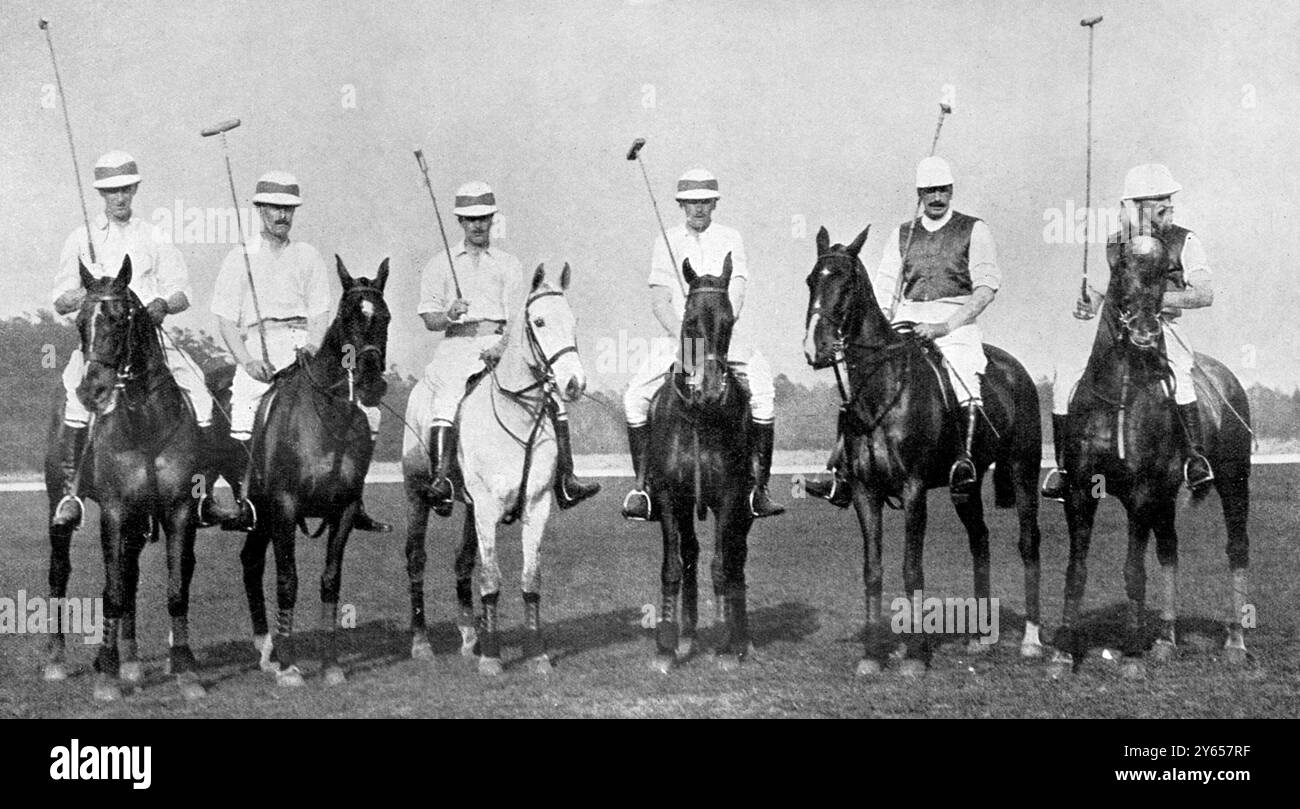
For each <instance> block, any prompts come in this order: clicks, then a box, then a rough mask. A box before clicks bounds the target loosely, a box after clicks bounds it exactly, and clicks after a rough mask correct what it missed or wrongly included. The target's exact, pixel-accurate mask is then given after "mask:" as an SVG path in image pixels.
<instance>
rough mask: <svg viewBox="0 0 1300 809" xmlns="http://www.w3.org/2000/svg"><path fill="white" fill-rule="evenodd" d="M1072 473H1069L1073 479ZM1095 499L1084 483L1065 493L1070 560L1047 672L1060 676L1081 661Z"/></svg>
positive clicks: (1095, 511) (1070, 670) (1096, 502)
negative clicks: (1082, 615)
mask: <svg viewBox="0 0 1300 809" xmlns="http://www.w3.org/2000/svg"><path fill="white" fill-rule="evenodd" d="M1073 478H1074V475H1073V474H1071V475H1070V479H1071V480H1073ZM1098 502H1099V501H1098V499H1097V498H1096V497H1093V496H1092V492H1091V491H1089V490H1088V489H1086V488H1084V487H1083V486H1077V485H1073V484H1072V485H1070V486H1069V488H1068V489H1067V491H1066V493H1065V524H1066V526H1067V528H1068V529H1069V531H1070V561H1069V564H1068V565H1067V566H1066V568H1065V607H1064V611H1063V613H1062V616H1061V627H1060V629H1059V630H1057V635H1056V643H1055V646H1056V653H1055V654H1054V655H1053V656H1052V666H1051V668H1050V670H1049V672H1048V673H1049V676H1050V677H1051V678H1052V679H1059V678H1060V677H1062V676H1063V675H1065V674H1070V673H1073V672H1074V671H1075V669H1076V662H1075V661H1076V659H1077V661H1078V663H1079V664H1082V662H1083V658H1084V654H1085V652H1086V651H1087V650H1086V649H1084V648H1083V634H1082V633H1081V632H1080V631H1079V626H1078V624H1079V613H1080V609H1081V607H1082V605H1083V594H1084V590H1085V589H1086V588H1087V585H1088V545H1089V544H1090V543H1091V541H1092V524H1093V520H1094V519H1095V518H1096V516H1097V504H1098Z"/></svg>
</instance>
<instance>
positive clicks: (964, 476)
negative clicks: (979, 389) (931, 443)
mask: <svg viewBox="0 0 1300 809" xmlns="http://www.w3.org/2000/svg"><path fill="white" fill-rule="evenodd" d="M965 415H966V418H965V419H963V420H962V422H964V423H962V427H963V428H964V429H961V430H959V433H960V435H961V442H962V443H961V445H960V446H959V447H958V448H957V460H955V461H953V464H952V469H950V470H949V471H948V490H949V494H950V495H951V496H952V498H953V499H958V498H966V497H970V495H971V494H972V493H973V492H974V489H975V480H976V477H977V476H976V473H975V462H974V461H972V460H971V448H972V447H973V446H974V443H975V426H976V422H975V419H976V418H977V417H978V416H979V406H978V405H976V404H975V403H974V402H971V403H969V404H967V405H966V413H965Z"/></svg>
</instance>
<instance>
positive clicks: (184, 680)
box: [176, 673, 208, 701]
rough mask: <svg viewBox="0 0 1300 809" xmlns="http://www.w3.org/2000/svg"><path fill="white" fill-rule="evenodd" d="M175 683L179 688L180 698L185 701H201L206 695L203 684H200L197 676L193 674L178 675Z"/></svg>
mask: <svg viewBox="0 0 1300 809" xmlns="http://www.w3.org/2000/svg"><path fill="white" fill-rule="evenodd" d="M176 683H177V684H178V685H179V686H180V689H181V696H182V697H184V698H185V699H186V701H191V700H196V699H203V698H204V697H206V696H207V695H208V691H207V689H205V688H204V687H203V683H200V682H199V678H198V676H197V675H195V674H193V673H189V674H182V675H180V676H179V677H177V678H176Z"/></svg>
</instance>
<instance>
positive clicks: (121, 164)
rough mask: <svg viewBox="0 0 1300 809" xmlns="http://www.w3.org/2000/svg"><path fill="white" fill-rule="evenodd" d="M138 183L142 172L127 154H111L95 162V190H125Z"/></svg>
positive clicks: (133, 159)
mask: <svg viewBox="0 0 1300 809" xmlns="http://www.w3.org/2000/svg"><path fill="white" fill-rule="evenodd" d="M138 182H140V170H139V169H137V168H136V165H135V158H134V157H132V156H131V155H129V154H127V153H126V152H109V153H108V154H106V155H104V156H103V157H101V158H99V160H96V161H95V182H94V183H92V185H94V186H95V188H123V187H125V186H128V185H135V184H136V183H138Z"/></svg>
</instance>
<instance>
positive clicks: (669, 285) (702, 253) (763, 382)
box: [623, 169, 785, 521]
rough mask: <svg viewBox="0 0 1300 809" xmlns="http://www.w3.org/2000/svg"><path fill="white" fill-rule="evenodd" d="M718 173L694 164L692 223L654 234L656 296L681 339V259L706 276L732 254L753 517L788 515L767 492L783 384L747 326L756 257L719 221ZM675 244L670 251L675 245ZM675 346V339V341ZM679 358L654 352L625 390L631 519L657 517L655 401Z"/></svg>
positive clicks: (686, 188)
mask: <svg viewBox="0 0 1300 809" xmlns="http://www.w3.org/2000/svg"><path fill="white" fill-rule="evenodd" d="M721 196H722V195H721V194H719V193H718V179H717V178H716V177H714V176H713V174H712V173H711V172H709V171H706V170H704V169H692V170H691V171H688V172H686V173H685V174H683V175H682V177H681V179H679V180H678V181H677V197H676V199H677V203H678V204H679V205H680V206H681V209H682V211H683V212H684V213H685V214H686V221H685V223H683V224H681V225H678V226H677V227H674V228H672V229H670V230H669V231H668V232H667V236H668V241H669V243H667V244H666V243H665V242H664V239H663V237H662V236H661V237H660V238H658V239H656V240H655V246H654V253H653V256H652V257H651V260H650V276H649V279H648V280H649V284H650V300H651V306H652V307H653V310H654V314H655V318H656V319H657V320H658V321H659V324H660V325H661V326H663V328H664V331H665V332H667V335H668V339H669V340H672V341H677V340H678V335H679V334H680V332H681V322H682V312H683V311H684V310H685V308H686V286H685V282H684V280H683V276H682V267H681V265H680V264H678V265H677V266H674V260H675V261H677V262H681V261H683V260H684V259H690V262H691V267H692V269H694V270H695V272H696V273H697V274H699V275H719V276H720V275H722V274H723V262H724V261H725V259H726V257H727V255H728V254H730V256H731V264H732V270H731V284H730V287H729V297H730V298H731V307H732V311H733V312H734V313H735V317H736V327H735V331H734V332H733V333H732V337H731V346H730V348H729V349H728V351H727V362H728V364H729V365H730V366H731V370H732V372H734V373H735V374H736V376H737V377H738V378H739V379H740V381H741V384H746V385H747V386H748V387H749V407H750V418H751V421H752V424H753V426H754V443H753V444H752V446H751V462H750V467H751V468H750V475H751V478H752V480H751V484H752V489H751V491H750V495H749V507H750V511H751V513H752V514H753V516H754V517H773V516H776V515H778V514H784V513H785V508H784V507H783V506H781V505H779V504H777V503H774V502H773V501H772V500H771V498H770V497H769V496H768V493H767V482H768V478H769V477H770V476H771V473H772V445H773V442H774V435H775V429H774V426H775V420H776V389H775V387H773V385H772V371H771V369H770V368H769V367H768V364H767V360H766V359H765V358H764V357H763V355H762V354H761V353H759V351H758V349H756V348H754V347H753V346H752V344H751V341H750V339H749V338H748V336H747V334H746V332H747V330H746V329H745V328H744V327H743V325H742V323H743V322H744V321H741V320H740V314H741V310H742V309H743V307H744V304H745V288H746V286H747V284H748V281H749V263H748V261H747V260H746V258H745V245H744V242H743V240H742V239H741V238H740V233H739V232H738V231H736V230H734V229H733V228H729V227H727V226H725V225H719V224H717V223H715V222H714V221H713V210H714V208H716V207H717V205H718V200H719V199H720V198H721ZM670 248H671V250H670ZM673 344H674V345H676V342H674V343H673ZM675 362H676V357H675V355H674V354H673V353H671V352H655V351H651V352H650V353H649V356H647V358H646V361H645V363H644V364H643V365H642V366H641V368H640V369H639V370H638V371H637V372H636V374H634V375H633V377H632V381H631V382H630V383H629V384H628V388H627V392H626V393H625V394H624V396H623V408H624V411H625V414H626V416H627V435H628V444H629V446H630V447H631V450H632V467H633V469H634V471H635V472H636V484H635V487H634V488H633V489H632V491H631V492H629V493H628V495H627V496H626V497H625V498H624V499H623V516H624V517H625V518H627V519H630V520H642V521H648V520H656V519H658V518H659V515H656V514H654V513H653V509H652V508H651V499H650V495H649V493H648V492H647V491H646V483H645V473H646V457H647V453H648V451H649V445H650V425H649V424H648V422H647V419H648V418H649V413H650V400H651V399H653V398H654V395H655V392H656V391H658V390H659V388H660V386H662V385H663V381H664V377H665V376H667V374H668V373H669V372H670V371H671V369H672V366H673V365H674V364H675Z"/></svg>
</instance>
